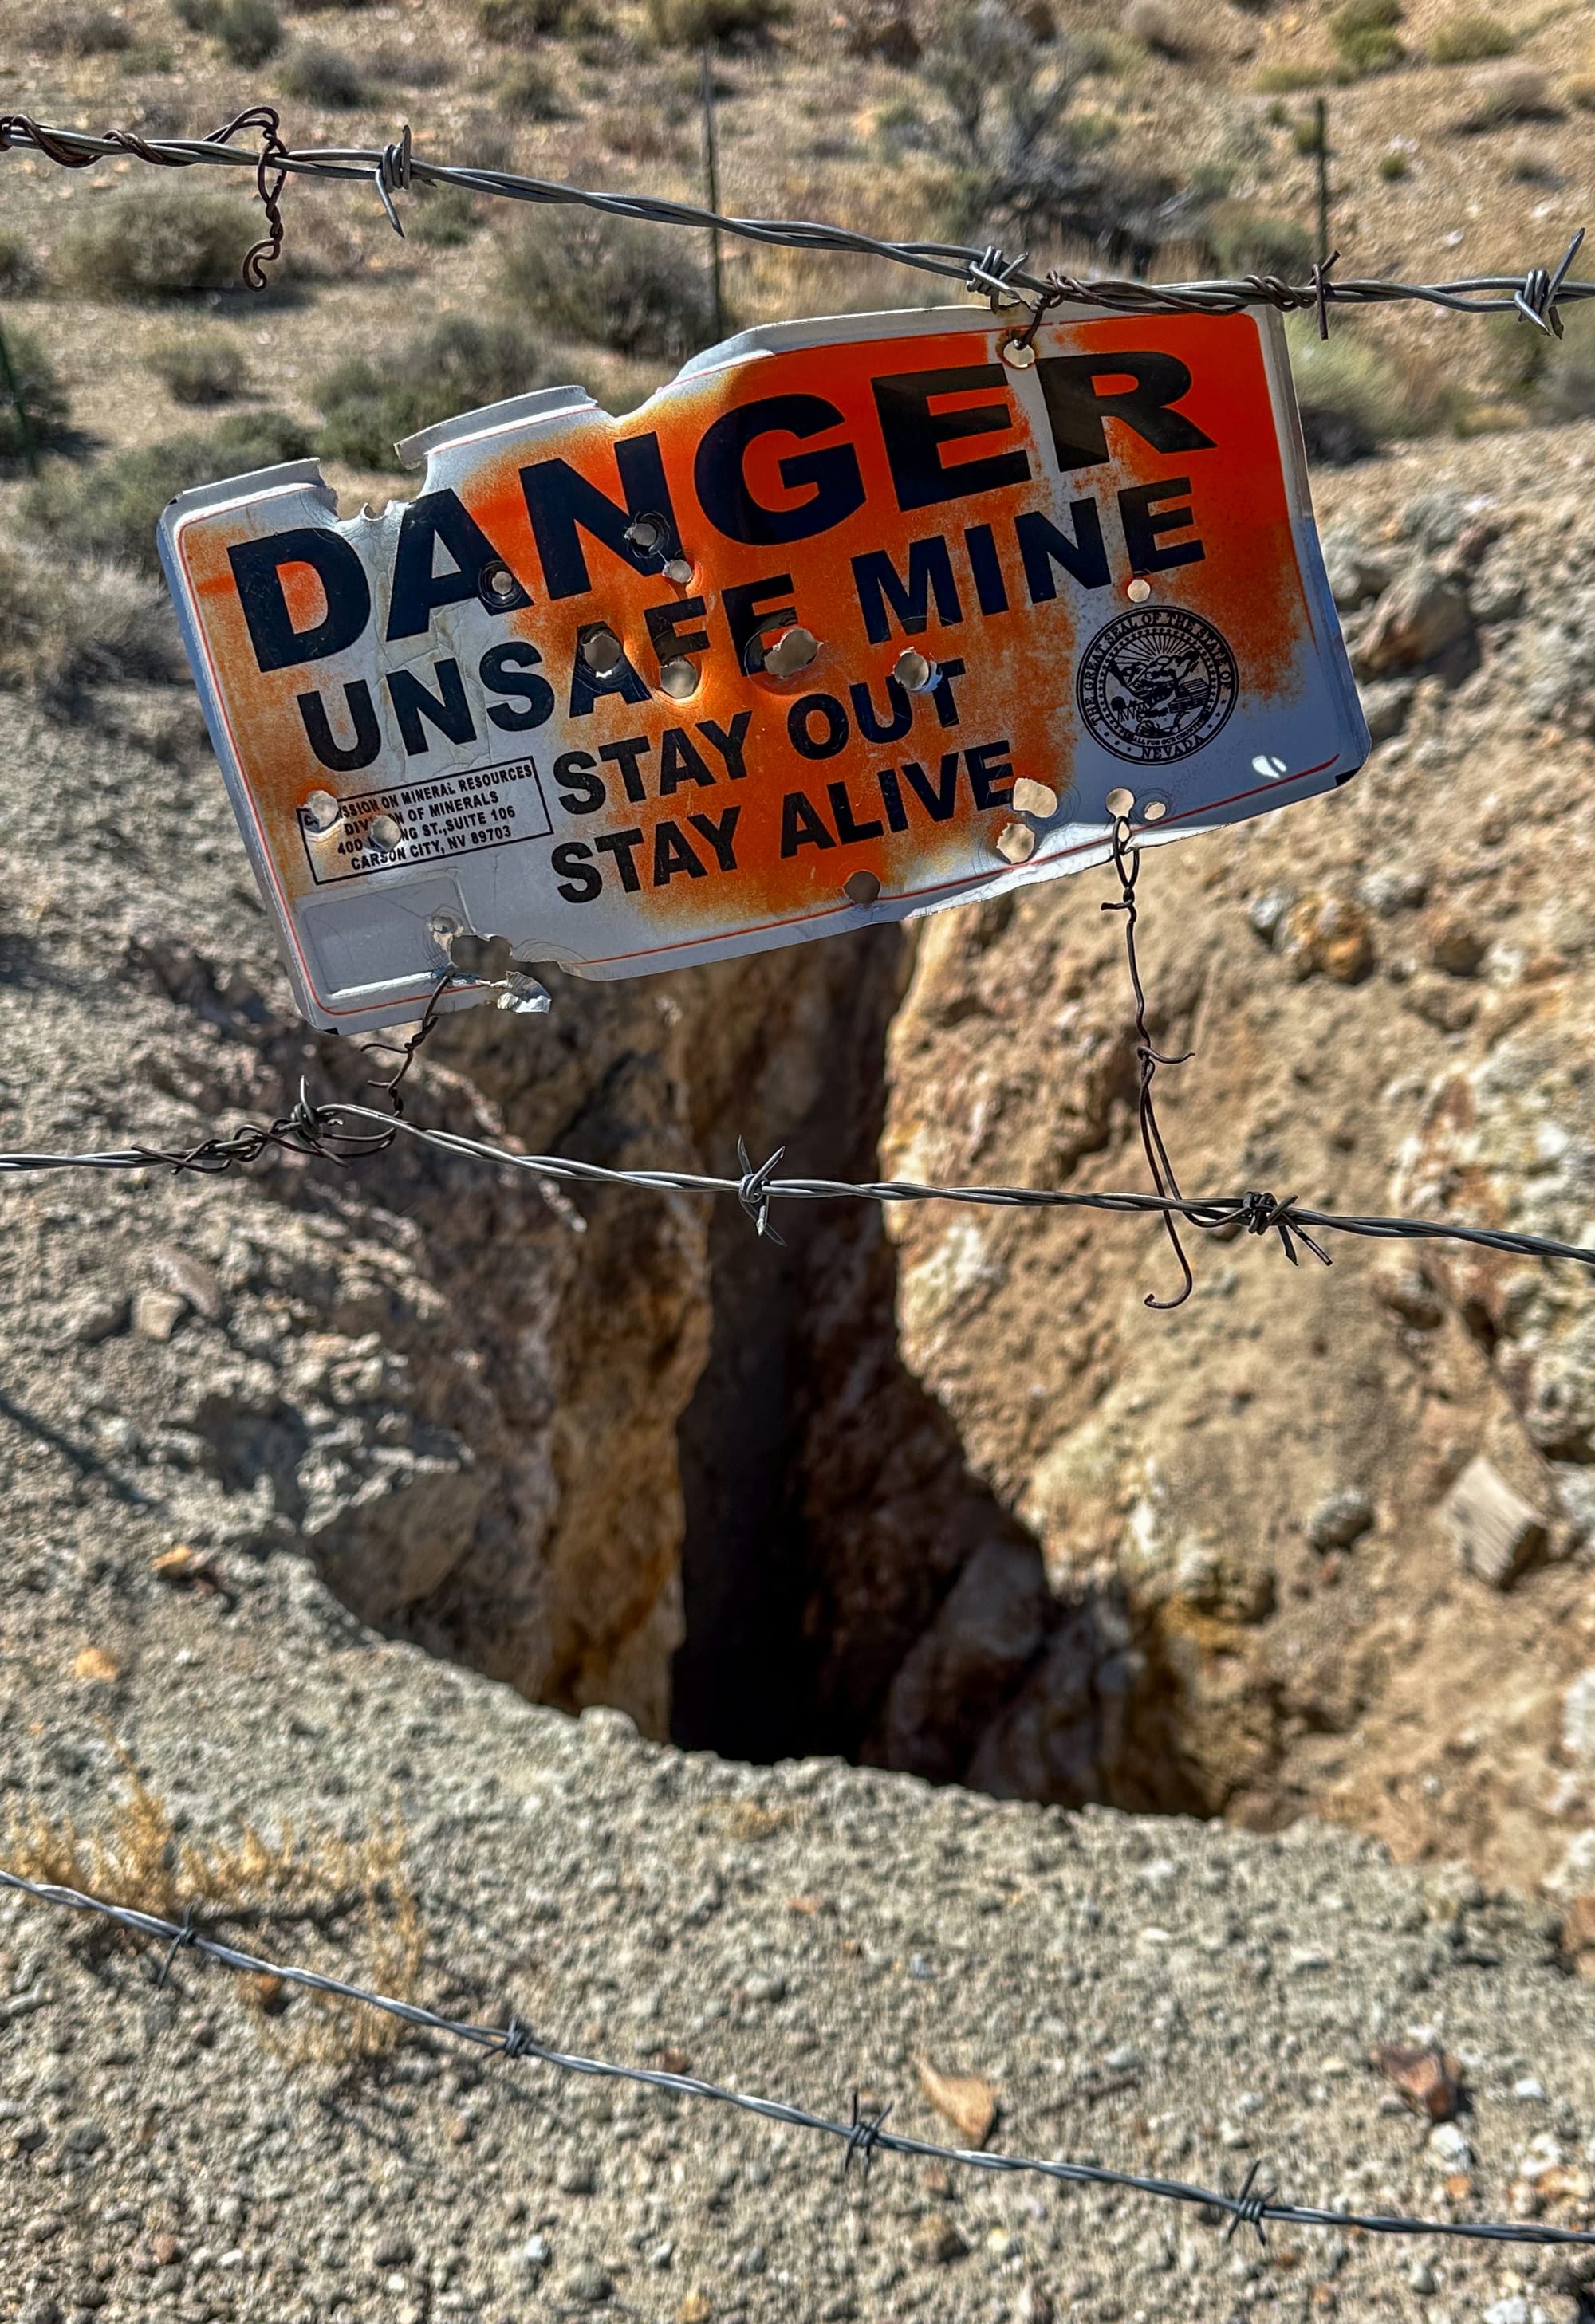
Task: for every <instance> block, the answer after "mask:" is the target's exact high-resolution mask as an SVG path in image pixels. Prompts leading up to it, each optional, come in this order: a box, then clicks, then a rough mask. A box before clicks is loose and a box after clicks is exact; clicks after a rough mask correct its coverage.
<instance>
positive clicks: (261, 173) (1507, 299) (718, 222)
mask: <svg viewBox="0 0 1595 2324" xmlns="http://www.w3.org/2000/svg"><path fill="white" fill-rule="evenodd" d="M241 129H258V130H259V131H260V132H261V133H262V138H263V143H262V145H261V149H260V151H259V152H258V153H256V152H253V151H251V150H250V149H249V148H248V147H246V146H244V145H239V144H235V143H232V142H231V141H232V139H233V137H234V136H235V135H236V133H237V132H238V131H239V130H241ZM406 134H408V133H406ZM20 148H27V149H29V150H30V151H32V152H36V153H42V155H43V156H44V158H45V159H46V160H47V161H51V162H54V163H55V164H57V165H58V166H59V167H60V168H61V169H64V170H82V169H87V168H88V167H89V166H90V165H91V164H92V163H93V162H96V161H103V160H105V159H107V157H108V156H110V155H112V154H122V153H126V154H131V155H132V156H133V157H134V159H135V160H138V161H146V162H149V163H150V164H152V165H153V166H154V167H157V168H178V169H183V168H187V167H188V166H189V165H190V163H193V162H204V163H209V164H214V165H216V166H218V167H220V168H227V167H234V168H239V167H242V168H246V169H251V170H253V171H255V189H256V192H257V193H258V195H259V198H260V200H261V203H262V206H263V208H264V211H265V215H266V220H267V225H268V228H269V233H268V237H267V240H266V242H265V243H261V244H255V249H254V251H252V252H251V253H250V260H251V261H255V262H256V263H255V264H254V265H253V267H252V268H250V270H249V271H248V272H246V280H247V281H250V283H251V284H252V286H253V287H255V288H258V287H259V280H260V279H261V278H260V263H269V262H270V260H272V259H274V258H275V257H276V255H277V254H278V253H279V252H280V250H281V248H282V242H283V232H282V217H281V212H280V209H279V208H278V200H279V197H280V195H281V193H282V189H283V184H284V183H285V182H286V180H287V179H288V178H289V177H290V176H298V177H308V178H321V179H347V180H353V181H357V182H359V183H361V184H364V185H366V186H367V187H369V186H370V185H371V184H373V183H374V182H375V183H376V187H377V189H378V192H379V194H380V195H381V196H382V198H383V201H384V208H385V209H387V210H388V212H389V215H390V217H393V218H394V221H395V223H396V221H397V212H396V210H395V209H394V208H392V207H391V205H392V196H393V192H394V189H403V185H404V184H405V183H409V184H411V185H425V186H459V187H461V188H463V189H464V190H465V191H466V192H468V193H473V194H483V195H487V196H491V197H494V198H498V199H501V200H505V201H515V202H535V203H540V204H543V205H547V206H555V207H564V206H569V205H571V204H579V205H580V206H582V207H584V208H589V209H594V210H598V211H602V212H604V213H605V214H606V215H607V216H609V217H627V218H637V219H641V220H642V221H643V222H644V223H645V224H649V225H654V226H694V227H698V228H700V229H705V230H708V231H709V232H711V233H719V234H730V235H737V236H739V237H740V238H741V239H742V240H743V241H745V242H756V243H766V244H780V245H781V246H783V247H784V248H787V249H792V250H811V251H829V252H834V253H837V254H840V255H843V256H849V257H858V258H875V259H887V260H890V261H891V262H892V263H895V264H896V265H899V266H911V267H914V268H916V269H918V270H919V271H920V272H922V273H926V274H936V275H941V277H943V278H944V279H945V280H946V281H949V282H952V283H957V284H959V285H960V286H961V287H963V288H964V289H965V290H968V291H974V292H978V295H980V296H982V297H985V298H988V299H990V298H997V299H1008V298H1012V299H1015V300H1021V301H1022V302H1023V303H1024V304H1025V306H1026V307H1027V308H1028V309H1029V310H1030V315H1031V325H1030V327H1031V330H1032V331H1034V327H1035V325H1036V323H1037V322H1039V320H1040V319H1041V316H1042V315H1043V313H1045V312H1047V311H1048V310H1050V309H1053V308H1055V307H1061V306H1090V307H1110V308H1114V309H1117V310H1118V311H1120V312H1122V313H1124V314H1129V315H1233V314H1238V313H1239V312H1240V311H1241V310H1242V309H1245V308H1247V307H1275V308H1277V309H1279V310H1280V311H1281V312H1282V313H1285V314H1291V313H1295V312H1297V311H1309V310H1310V311H1311V312H1312V313H1313V314H1315V315H1316V316H1317V318H1318V320H1319V327H1320V330H1321V331H1325V330H1327V328H1328V310H1329V309H1330V307H1331V306H1347V307H1370V306H1384V305H1387V304H1389V303H1391V302H1393V301H1395V300H1419V301H1421V302H1422V303H1423V304H1425V305H1427V306H1431V307H1437V308H1442V309H1445V310H1447V311H1448V312H1450V313H1452V314H1461V315H1510V314H1514V313H1517V314H1521V315H1524V316H1525V317H1526V318H1527V319H1528V320H1529V321H1530V322H1532V323H1535V324H1536V325H1537V326H1539V327H1542V328H1544V329H1546V330H1550V331H1555V330H1557V328H1558V317H1557V307H1558V304H1559V303H1560V304H1563V305H1564V304H1566V303H1567V302H1568V301H1569V300H1580V299H1595V282H1575V281H1572V277H1571V275H1570V272H1569V270H1570V268H1571V267H1572V262H1573V260H1574V258H1575V257H1576V256H1577V254H1578V251H1579V247H1580V244H1581V241H1582V235H1581V234H1579V235H1574V236H1573V237H1572V241H1571V242H1570V244H1568V247H1567V249H1566V250H1565V251H1564V253H1563V255H1562V257H1561V259H1560V260H1559V261H1558V262H1557V263H1556V265H1555V266H1554V267H1553V268H1546V267H1544V266H1543V265H1539V264H1534V265H1530V266H1525V267H1519V268H1518V269H1517V270H1516V272H1513V273H1510V274H1470V275H1463V276H1461V277H1458V278H1457V279H1456V280H1454V281H1444V282H1401V281H1383V280H1377V279H1369V278H1363V277H1358V278H1355V279H1349V280H1346V281H1341V280H1340V279H1339V278H1338V277H1337V278H1335V279H1334V280H1332V281H1331V278H1330V275H1329V272H1328V270H1329V267H1330V266H1331V264H1332V263H1333V261H1332V260H1325V261H1323V262H1322V263H1321V264H1320V265H1318V266H1315V267H1314V268H1313V270H1312V279H1311V280H1309V281H1306V282H1286V281H1283V280H1282V279H1281V278H1280V277H1279V276H1277V275H1272V274H1246V275H1237V276H1234V277H1230V278H1227V279H1224V280H1215V281H1200V282H1164V283H1150V282H1127V281H1115V280H1094V279H1090V278H1084V277H1081V276H1079V275H1073V274H1065V273H1062V272H1053V273H1050V274H1044V275H1042V274H1036V273H1034V272H1032V271H1031V270H1030V269H1029V268H1028V266H1027V265H1026V264H1025V261H1024V260H1023V259H1022V258H1015V259H1009V258H1007V257H1006V256H1005V254H1003V253H1002V252H1001V251H1000V250H997V249H995V248H991V247H988V248H984V249H981V248H977V247H976V246H975V245H974V244H968V243H954V242H894V241H891V240H889V239H886V238H883V237H881V236H879V235H869V234H860V233H857V232H855V231H854V230H852V229H851V228H849V227H846V226H827V225H824V224H822V223H816V222H815V221H813V220H811V219H803V218H765V217H727V216H724V215H722V214H721V212H719V210H717V209H709V208H702V207H701V206H700V205H699V204H698V203H696V202H675V201H668V200H666V199H664V198H663V197H661V196H659V195H654V194H644V193H606V192H598V191H595V190H593V189H589V188H587V187H584V186H572V185H567V184H565V183H563V182H562V181H561V180H557V179H550V178H531V177H524V176H521V175H519V174H518V173H517V172H515V171H511V170H489V169H478V168H476V167H474V166H472V165H470V164H468V163H466V164H450V163H447V162H442V161H429V160H427V159H425V158H424V157H423V156H422V155H421V154H419V153H415V152H410V153H409V155H408V158H407V161H401V158H400V157H401V156H403V152H404V139H403V136H402V137H401V138H400V139H399V140H397V141H396V143H388V144H386V145H378V146H365V145H326V146H313V147H308V148H304V149H300V150H295V149H292V148H290V147H289V146H287V145H285V144H284V143H283V142H282V138H281V134H280V124H279V122H278V116H277V114H276V112H275V109H274V107H272V106H266V105H260V106H252V107H251V108H250V109H249V110H248V112H246V113H241V114H239V115H237V117H236V120H234V121H231V122H229V123H228V124H227V127H226V128H225V129H223V130H219V131H218V132H217V133H216V134H214V135H212V136H210V137H194V138H155V137H151V138H145V137H139V136H135V135H134V134H133V133H132V132H131V131H128V130H125V129H111V130H106V131H94V130H86V129H60V128H55V127H51V126H49V125H47V124H43V123H42V122H39V121H36V120H35V119H34V118H33V117H32V115H31V114H27V113H20V112H19V113H4V114H0V154H4V153H5V152H6V151H7V150H8V149H20ZM390 157H393V158H391V159H390ZM247 265H248V262H246V266H247Z"/></svg>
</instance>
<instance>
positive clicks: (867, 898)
mask: <svg viewBox="0 0 1595 2324" xmlns="http://www.w3.org/2000/svg"><path fill="white" fill-rule="evenodd" d="M880 891H881V883H880V881H878V880H877V879H876V876H875V873H874V872H873V871H853V872H850V873H849V876H848V878H847V879H845V880H844V881H842V893H843V895H844V896H845V897H846V898H847V899H848V901H849V904H858V905H859V906H860V907H862V906H864V905H866V904H873V903H874V901H875V899H876V897H877V896H878V895H879V894H880Z"/></svg>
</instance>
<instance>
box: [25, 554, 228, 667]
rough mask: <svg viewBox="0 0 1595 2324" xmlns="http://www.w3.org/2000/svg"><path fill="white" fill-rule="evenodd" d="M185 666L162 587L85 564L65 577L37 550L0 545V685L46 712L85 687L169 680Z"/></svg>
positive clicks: (116, 569) (118, 569) (117, 569)
mask: <svg viewBox="0 0 1595 2324" xmlns="http://www.w3.org/2000/svg"><path fill="white" fill-rule="evenodd" d="M185 667H186V665H185V664H184V661H183V658H182V649H181V645H180V644H179V642H178V635H177V624H176V622H174V621H173V619H172V605H171V603H170V600H169V599H168V597H167V595H166V593H165V591H164V590H163V589H162V588H160V587H158V586H156V585H155V584H154V583H153V582H151V581H147V580H146V579H145V578H144V576H143V575H142V574H138V573H134V572H132V571H131V570H130V569H129V568H128V567H126V566H125V565H117V564H114V563H111V562H109V561H108V560H106V559H102V558H88V559H86V560H83V561H81V562H79V563H78V564H77V565H75V566H74V567H72V568H71V569H70V571H69V570H68V569H67V568H66V567H64V566H63V565H62V564H61V563H60V561H59V560H58V559H56V558H51V557H50V556H48V555H47V554H46V553H45V552H44V551H43V550H42V549H35V548H32V547H31V546H29V545H27V544H24V543H20V542H9V541H8V542H5V543H0V687H8V688H12V689H27V690H29V691H31V692H32V693H35V694H37V695H38V696H40V698H41V699H42V701H43V702H44V703H45V704H46V705H50V706H51V707H57V708H60V707H65V706H67V705H70V704H72V703H73V702H74V701H75V700H76V699H77V697H78V696H79V695H80V694H81V692H82V689H83V688H84V687H88V686H94V685H107V684H120V683H125V682H126V681H128V680H130V679H140V678H143V679H150V680H153V681H155V682H157V683H165V682H169V681H172V680H175V679H177V678H181V676H182V675H183V674H184V670H185Z"/></svg>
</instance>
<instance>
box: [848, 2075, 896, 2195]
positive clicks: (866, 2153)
mask: <svg viewBox="0 0 1595 2324" xmlns="http://www.w3.org/2000/svg"><path fill="white" fill-rule="evenodd" d="M891 2111H892V2109H891V2107H890V2106H884V2107H882V2108H881V2110H880V2112H879V2114H860V2113H859V2111H858V2091H857V2090H855V2091H854V2093H853V2119H852V2123H851V2126H849V2131H848V2144H847V2151H846V2153H844V2154H843V2156H842V2176H843V2177H844V2178H846V2176H847V2174H848V2172H849V2169H850V2168H851V2167H852V2164H853V2162H854V2160H855V2158H857V2160H858V2168H859V2170H860V2172H861V2173H862V2174H863V2176H864V2177H865V2178H866V2179H867V2178H868V2176H869V2172H870V2166H871V2164H872V2163H874V2161H875V2155H876V2147H877V2146H878V2145H879V2144H880V2135H881V2129H882V2126H883V2125H884V2124H885V2122H886V2116H888V2115H889V2114H890V2113H891Z"/></svg>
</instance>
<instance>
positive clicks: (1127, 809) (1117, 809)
mask: <svg viewBox="0 0 1595 2324" xmlns="http://www.w3.org/2000/svg"><path fill="white" fill-rule="evenodd" d="M1102 804H1103V806H1104V807H1106V808H1107V809H1108V814H1109V815H1114V816H1117V815H1133V814H1134V813H1135V811H1136V794H1135V792H1134V791H1127V790H1126V788H1125V787H1124V785H1123V784H1122V783H1120V784H1119V785H1118V787H1117V788H1116V789H1114V790H1110V791H1109V792H1108V796H1107V798H1105V799H1104V800H1103V802H1102Z"/></svg>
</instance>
